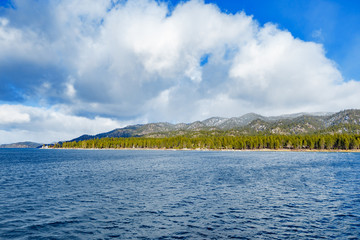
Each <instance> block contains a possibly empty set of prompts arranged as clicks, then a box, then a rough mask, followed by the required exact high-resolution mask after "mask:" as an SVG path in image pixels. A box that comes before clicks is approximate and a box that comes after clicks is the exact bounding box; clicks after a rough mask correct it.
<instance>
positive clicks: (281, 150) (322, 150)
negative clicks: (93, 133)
mask: <svg viewBox="0 0 360 240" xmlns="http://www.w3.org/2000/svg"><path fill="white" fill-rule="evenodd" d="M40 149H64V150H127V151H129V150H135V151H141V150H143V151H197V152H323V153H360V149H348V150H344V149H265V148H264V149H200V148H196V149H189V148H182V149H173V148H40Z"/></svg>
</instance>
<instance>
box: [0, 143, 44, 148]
mask: <svg viewBox="0 0 360 240" xmlns="http://www.w3.org/2000/svg"><path fill="white" fill-rule="evenodd" d="M41 146H42V144H41V143H35V142H17V143H10V144H2V145H0V148H39V147H41Z"/></svg>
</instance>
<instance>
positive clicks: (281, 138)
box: [54, 134, 360, 150]
mask: <svg viewBox="0 0 360 240" xmlns="http://www.w3.org/2000/svg"><path fill="white" fill-rule="evenodd" d="M54 147H55V148H100V149H101V148H114V149H124V148H140V149H141V148H153V149H235V150H246V149H249V150H252V149H253V150H255V149H299V150H300V149H319V150H321V149H328V150H349V149H359V148H360V135H348V134H334V135H270V136H203V137H187V136H176V137H167V138H145V137H132V138H101V139H91V140H84V141H78V142H75V141H73V142H63V143H57V144H55V145H54Z"/></svg>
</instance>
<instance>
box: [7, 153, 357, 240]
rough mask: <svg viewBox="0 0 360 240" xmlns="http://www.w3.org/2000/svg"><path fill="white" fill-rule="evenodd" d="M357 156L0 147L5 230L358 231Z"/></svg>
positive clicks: (25, 234)
mask: <svg viewBox="0 0 360 240" xmlns="http://www.w3.org/2000/svg"><path fill="white" fill-rule="evenodd" d="M359 159H360V155H359V154H356V153H354V154H337V153H273V152H268V153H266V152H257V153H256V152H182V151H176V152H170V151H74V150H69V151H68V150H59V151H57V150H0V186H1V191H0V239H319V238H320V239H321V238H324V239H329V238H330V239H359V236H360V214H359V213H360V204H359V202H360V194H359V190H360V161H359Z"/></svg>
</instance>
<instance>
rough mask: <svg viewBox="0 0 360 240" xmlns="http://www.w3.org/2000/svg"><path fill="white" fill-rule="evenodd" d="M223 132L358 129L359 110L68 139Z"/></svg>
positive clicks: (162, 125) (154, 126) (149, 127)
mask: <svg viewBox="0 0 360 240" xmlns="http://www.w3.org/2000/svg"><path fill="white" fill-rule="evenodd" d="M209 132H210V133H214V132H215V133H222V134H224V135H256V134H285V135H290V134H312V133H320V134H321V133H351V134H359V133H360V110H356V109H350V110H344V111H340V112H337V113H296V114H290V115H281V116H272V117H265V116H262V115H259V114H255V113H248V114H245V115H243V116H241V117H232V118H222V117H212V118H209V119H206V120H204V121H196V122H192V123H178V124H171V123H167V122H159V123H148V124H138V125H131V126H127V127H124V128H117V129H114V130H112V131H109V132H105V133H100V134H97V135H82V136H80V137H78V138H75V139H73V140H71V141H82V140H88V139H96V138H99V139H100V138H105V137H110V138H112V137H113V138H117V137H169V136H178V135H187V134H196V135H201V134H208V133H209Z"/></svg>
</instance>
